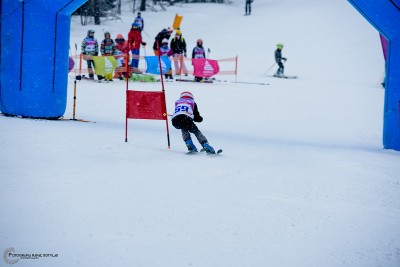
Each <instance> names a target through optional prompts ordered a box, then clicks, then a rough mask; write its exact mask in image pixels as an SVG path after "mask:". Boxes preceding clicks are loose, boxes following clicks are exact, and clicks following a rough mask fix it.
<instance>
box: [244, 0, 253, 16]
mask: <svg viewBox="0 0 400 267" xmlns="http://www.w3.org/2000/svg"><path fill="white" fill-rule="evenodd" d="M251 3H253V0H246V8H245V9H246V15H250V14H251Z"/></svg>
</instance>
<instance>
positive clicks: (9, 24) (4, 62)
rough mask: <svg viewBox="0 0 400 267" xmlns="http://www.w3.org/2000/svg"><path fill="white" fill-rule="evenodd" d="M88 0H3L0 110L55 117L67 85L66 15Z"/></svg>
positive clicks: (63, 103) (61, 110)
mask: <svg viewBox="0 0 400 267" xmlns="http://www.w3.org/2000/svg"><path fill="white" fill-rule="evenodd" d="M86 1H87V0H53V1H51V4H49V1H48V0H35V1H32V0H21V1H15V0H2V1H1V20H0V27H1V30H0V35H1V36H0V37H1V50H0V53H1V57H0V68H1V73H0V75H1V76H0V80H1V84H0V110H1V111H2V112H3V113H5V114H8V115H16V116H24V117H33V118H58V117H61V116H63V115H64V112H65V107H66V103H67V87H68V48H69V36H70V16H71V14H72V12H74V11H75V10H76V9H77V8H78V7H80V6H81V5H82V4H83V3H85V2H86Z"/></svg>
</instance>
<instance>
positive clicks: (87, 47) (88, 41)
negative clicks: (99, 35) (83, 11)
mask: <svg viewBox="0 0 400 267" xmlns="http://www.w3.org/2000/svg"><path fill="white" fill-rule="evenodd" d="M81 53H82V55H83V59H84V60H86V63H87V68H88V72H89V78H90V79H91V80H94V74H93V69H92V65H93V67H94V61H93V59H92V56H97V55H98V54H99V44H98V42H97V39H96V38H95V37H94V30H88V32H87V36H86V37H85V39H83V41H82V46H81ZM97 77H98V78H99V80H101V79H103V77H102V76H100V75H98V76H97Z"/></svg>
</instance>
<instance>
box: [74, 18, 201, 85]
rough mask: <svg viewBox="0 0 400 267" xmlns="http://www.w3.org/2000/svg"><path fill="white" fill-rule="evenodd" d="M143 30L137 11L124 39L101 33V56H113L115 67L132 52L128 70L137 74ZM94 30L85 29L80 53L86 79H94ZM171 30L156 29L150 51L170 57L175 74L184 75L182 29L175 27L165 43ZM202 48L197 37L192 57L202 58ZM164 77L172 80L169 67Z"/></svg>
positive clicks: (95, 43) (184, 48) (111, 77)
mask: <svg viewBox="0 0 400 267" xmlns="http://www.w3.org/2000/svg"><path fill="white" fill-rule="evenodd" d="M143 29H144V20H143V18H142V17H141V13H140V12H139V13H138V14H137V17H136V18H135V21H134V22H133V23H132V25H131V29H130V30H129V33H128V39H127V40H125V38H124V36H123V35H122V34H118V35H117V37H116V38H115V41H114V40H113V39H112V38H111V34H110V33H109V32H105V33H104V39H103V40H102V42H101V45H100V53H101V55H102V56H114V57H115V58H116V60H117V67H123V66H125V56H126V55H129V51H130V52H131V54H132V59H131V62H130V67H131V69H132V72H134V73H140V71H139V69H138V66H139V55H140V46H141V45H142V46H146V42H144V41H143V39H142V31H143ZM94 33H95V31H94V30H89V31H88V32H87V36H86V37H85V38H84V40H83V41H82V46H81V50H82V54H83V58H84V59H85V60H86V61H87V67H88V73H89V79H92V80H94V74H93V69H92V66H93V67H94V61H93V60H92V58H91V57H92V56H98V55H99V53H98V51H99V49H98V42H97V39H96V38H95V37H94ZM172 33H173V30H172V29H171V28H169V27H168V28H165V29H163V30H162V31H160V32H159V33H158V34H157V36H156V37H155V41H154V44H153V50H154V54H155V55H156V56H158V55H160V56H167V57H173V61H174V67H175V75H181V74H184V75H185V76H187V75H188V70H187V68H186V65H185V61H184V58H187V48H186V41H185V39H184V38H183V37H182V32H181V31H180V29H179V28H178V30H176V32H175V37H173V38H172V40H171V42H170V43H169V39H170V38H171V35H172ZM205 57H206V56H205V51H204V48H203V41H202V40H201V39H198V40H197V44H196V47H195V48H194V49H193V52H192V58H205ZM123 75H125V73H121V72H119V73H118V78H119V79H123ZM165 77H166V78H167V79H168V78H170V79H172V70H169V71H168V72H167V73H166V74H165ZM98 79H99V80H101V79H105V80H106V81H112V80H113V75H112V74H109V75H106V76H104V77H103V76H99V75H98ZM195 79H196V81H199V80H201V77H195Z"/></svg>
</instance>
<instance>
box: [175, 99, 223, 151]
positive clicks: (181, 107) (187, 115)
mask: <svg viewBox="0 0 400 267" xmlns="http://www.w3.org/2000/svg"><path fill="white" fill-rule="evenodd" d="M202 121H203V118H202V117H201V116H200V113H199V110H198V108H197V104H196V102H194V98H193V95H192V93H190V92H183V93H182V94H181V97H180V98H179V99H178V100H177V101H176V102H175V112H174V115H172V125H173V126H174V127H175V128H176V129H181V131H182V138H183V141H185V144H186V146H187V148H188V150H189V152H197V148H196V146H195V145H194V144H193V141H192V137H191V136H190V133H192V134H194V135H195V136H196V138H197V141H199V143H200V144H201V146H202V147H203V149H204V150H205V151H206V152H207V153H208V154H210V153H211V154H214V153H215V150H214V148H213V147H212V146H210V145H209V144H208V141H207V138H206V137H205V136H204V135H203V134H202V133H201V132H200V130H199V128H197V126H196V124H194V123H195V122H202Z"/></svg>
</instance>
